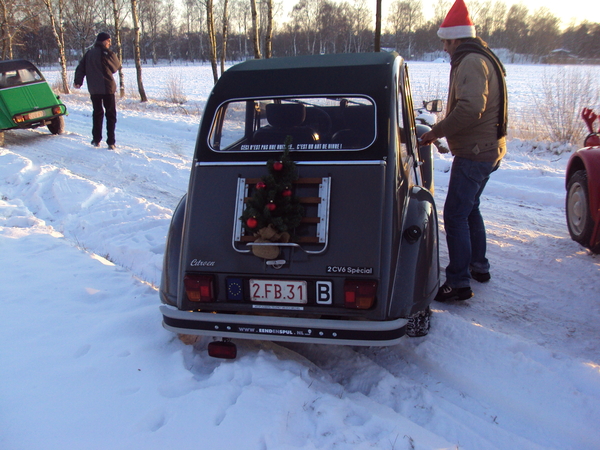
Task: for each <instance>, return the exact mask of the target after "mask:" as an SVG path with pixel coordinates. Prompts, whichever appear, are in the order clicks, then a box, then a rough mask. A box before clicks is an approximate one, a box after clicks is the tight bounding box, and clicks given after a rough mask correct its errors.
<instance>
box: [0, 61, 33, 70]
mask: <svg viewBox="0 0 600 450" xmlns="http://www.w3.org/2000/svg"><path fill="white" fill-rule="evenodd" d="M19 69H34V70H38V69H37V67H35V65H34V64H33V63H31V62H29V61H27V60H26V59H9V60H7V61H0V71H2V72H5V71H8V70H19Z"/></svg>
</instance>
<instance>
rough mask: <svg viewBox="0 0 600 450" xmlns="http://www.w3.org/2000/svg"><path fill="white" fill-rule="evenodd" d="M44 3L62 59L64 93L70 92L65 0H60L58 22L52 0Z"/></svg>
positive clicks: (46, 0)
mask: <svg viewBox="0 0 600 450" xmlns="http://www.w3.org/2000/svg"><path fill="white" fill-rule="evenodd" d="M43 1H44V5H46V9H47V10H48V18H49V19H50V25H51V26H52V33H53V34H54V39H55V40H56V45H57V47H58V58H59V60H60V68H61V79H62V93H63V94H70V93H71V90H70V89H69V77H68V75H67V58H66V56H65V39H64V31H63V27H62V24H63V22H64V21H63V17H62V11H63V0H58V23H57V20H56V18H55V17H54V8H53V5H52V0H43Z"/></svg>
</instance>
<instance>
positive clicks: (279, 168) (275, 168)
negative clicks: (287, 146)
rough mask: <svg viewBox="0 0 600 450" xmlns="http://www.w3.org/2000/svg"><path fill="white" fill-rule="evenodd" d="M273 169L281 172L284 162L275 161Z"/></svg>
mask: <svg viewBox="0 0 600 450" xmlns="http://www.w3.org/2000/svg"><path fill="white" fill-rule="evenodd" d="M273 169H274V170H277V171H278V172H279V171H280V170H281V169H283V163H282V162H281V161H276V162H274V163H273Z"/></svg>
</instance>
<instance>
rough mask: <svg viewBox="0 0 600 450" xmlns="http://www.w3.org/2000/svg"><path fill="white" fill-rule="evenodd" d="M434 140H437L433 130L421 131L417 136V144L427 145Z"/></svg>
mask: <svg viewBox="0 0 600 450" xmlns="http://www.w3.org/2000/svg"><path fill="white" fill-rule="evenodd" d="M435 140H437V136H436V135H435V133H434V132H433V131H428V132H426V133H423V134H422V135H421V137H420V138H419V145H429V144H432V143H433V142H434V141H435Z"/></svg>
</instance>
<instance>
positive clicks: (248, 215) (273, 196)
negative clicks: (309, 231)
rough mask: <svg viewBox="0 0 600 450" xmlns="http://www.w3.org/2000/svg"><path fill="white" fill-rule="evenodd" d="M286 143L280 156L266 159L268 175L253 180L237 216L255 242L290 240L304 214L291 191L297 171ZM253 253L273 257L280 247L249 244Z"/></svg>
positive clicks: (266, 257) (284, 241) (265, 242)
mask: <svg viewBox="0 0 600 450" xmlns="http://www.w3.org/2000/svg"><path fill="white" fill-rule="evenodd" d="M289 144H290V139H289V137H288V139H286V146H285V151H284V153H283V155H282V156H281V159H280V160H278V161H273V160H269V161H268V162H267V170H268V174H267V175H264V176H262V177H261V180H260V181H259V182H257V183H256V185H255V187H254V192H253V194H252V196H251V197H250V198H249V199H248V200H247V201H246V208H245V210H244V212H243V213H242V216H241V218H240V219H241V220H242V223H243V225H244V228H245V230H246V232H248V233H249V234H253V235H254V236H255V237H256V239H255V241H254V244H267V243H278V242H280V243H286V242H289V241H290V240H291V238H292V236H293V234H294V230H295V228H296V227H297V226H298V225H300V222H301V221H302V217H304V208H303V207H302V205H301V204H300V201H299V199H298V198H297V197H296V196H295V195H294V193H293V183H294V181H296V180H297V179H298V170H297V168H296V163H295V162H294V161H292V160H291V158H290V155H289ZM252 252H253V253H254V254H255V255H256V256H260V257H261V258H265V259H275V258H277V256H278V255H279V247H278V246H277V245H252Z"/></svg>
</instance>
